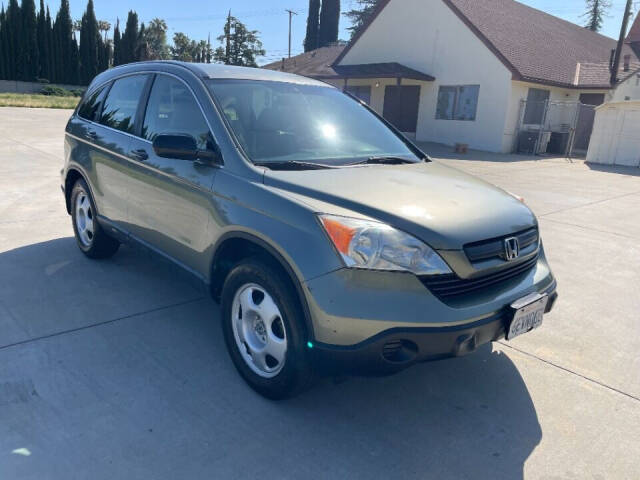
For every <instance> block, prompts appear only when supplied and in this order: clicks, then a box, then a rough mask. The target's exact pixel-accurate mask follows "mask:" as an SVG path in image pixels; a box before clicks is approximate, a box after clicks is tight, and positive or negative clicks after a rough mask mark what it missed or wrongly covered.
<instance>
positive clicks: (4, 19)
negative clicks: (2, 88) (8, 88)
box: [0, 4, 7, 80]
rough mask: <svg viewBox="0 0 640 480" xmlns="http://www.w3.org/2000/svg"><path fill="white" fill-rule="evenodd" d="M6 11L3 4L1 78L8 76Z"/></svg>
mask: <svg viewBox="0 0 640 480" xmlns="http://www.w3.org/2000/svg"><path fill="white" fill-rule="evenodd" d="M6 17H7V15H6V13H5V12H4V4H3V5H2V10H0V79H3V80H5V79H6V78H7V73H6V53H5V51H6V48H5V44H6V42H7V39H6V37H5V31H6V25H5V23H6Z"/></svg>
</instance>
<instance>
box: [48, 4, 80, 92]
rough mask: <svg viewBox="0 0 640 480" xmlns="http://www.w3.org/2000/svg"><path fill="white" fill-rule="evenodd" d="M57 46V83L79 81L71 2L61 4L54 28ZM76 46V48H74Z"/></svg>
mask: <svg viewBox="0 0 640 480" xmlns="http://www.w3.org/2000/svg"><path fill="white" fill-rule="evenodd" d="M53 30H54V37H55V44H56V56H55V65H56V80H55V81H56V82H63V83H72V84H73V83H74V81H73V80H75V83H76V84H77V81H78V47H77V43H76V42H75V39H74V37H73V22H72V20H71V13H70V11H69V0H62V1H61V2H60V10H58V14H57V15H56V21H55V24H54V27H53ZM74 46H75V48H74Z"/></svg>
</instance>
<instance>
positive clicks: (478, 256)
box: [464, 227, 539, 263]
mask: <svg viewBox="0 0 640 480" xmlns="http://www.w3.org/2000/svg"><path fill="white" fill-rule="evenodd" d="M509 237H516V238H517V239H518V244H519V245H520V254H521V255H522V256H524V255H528V254H529V253H531V252H533V251H535V249H536V248H537V247H538V240H539V235H538V229H537V228H536V227H534V228H529V229H527V230H524V231H521V232H518V233H513V234H511V235H504V236H502V237H497V238H491V239H489V240H482V241H480V242H474V243H468V244H467V245H465V246H464V253H465V254H466V255H467V258H468V259H469V261H470V262H471V263H474V262H479V261H482V260H488V259H492V258H501V259H503V260H504V259H505V256H504V253H505V252H504V241H505V239H506V238H509Z"/></svg>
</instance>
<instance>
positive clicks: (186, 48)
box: [171, 32, 195, 62]
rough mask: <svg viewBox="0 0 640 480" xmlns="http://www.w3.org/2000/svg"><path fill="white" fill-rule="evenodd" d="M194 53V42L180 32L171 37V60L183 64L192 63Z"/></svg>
mask: <svg viewBox="0 0 640 480" xmlns="http://www.w3.org/2000/svg"><path fill="white" fill-rule="evenodd" d="M194 53H195V42H194V41H193V40H191V39H190V38H189V37H187V36H186V35H185V34H184V33H182V32H176V33H175V34H174V35H173V46H172V47H171V58H173V59H174V60H180V61H183V62H193V60H194Z"/></svg>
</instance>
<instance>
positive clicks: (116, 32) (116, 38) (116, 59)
mask: <svg viewBox="0 0 640 480" xmlns="http://www.w3.org/2000/svg"><path fill="white" fill-rule="evenodd" d="M120 48H121V41H120V19H119V18H118V19H116V26H115V28H114V29H113V66H114V67H117V66H118V65H120V63H122V62H120V55H121V54H120Z"/></svg>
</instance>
